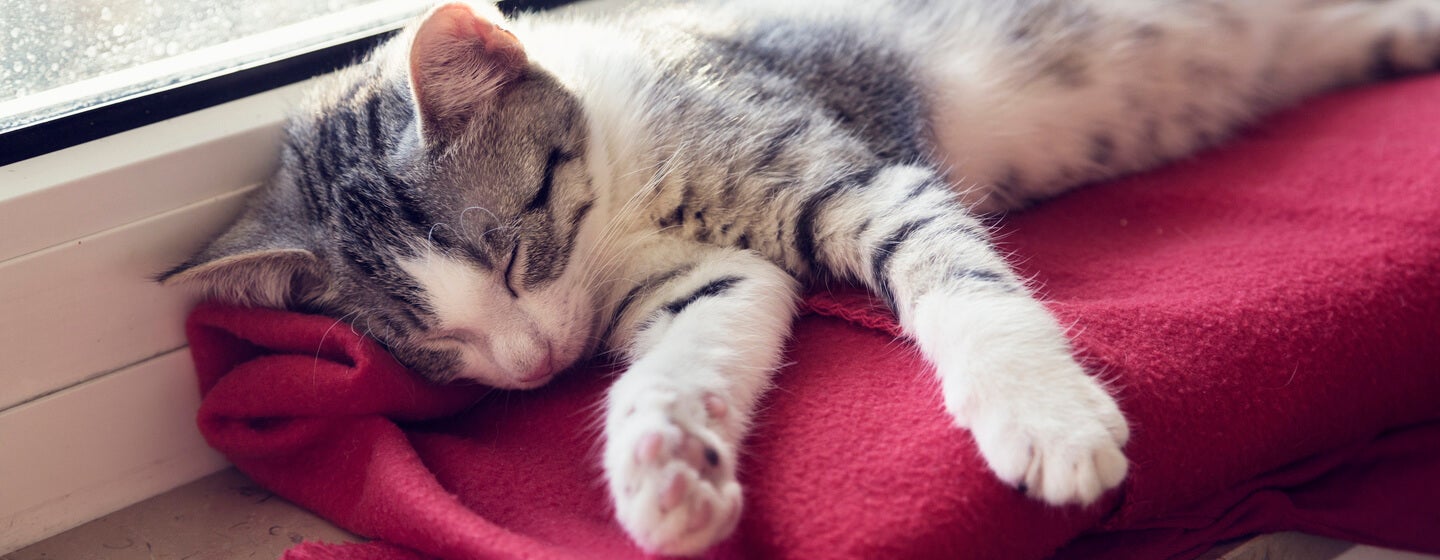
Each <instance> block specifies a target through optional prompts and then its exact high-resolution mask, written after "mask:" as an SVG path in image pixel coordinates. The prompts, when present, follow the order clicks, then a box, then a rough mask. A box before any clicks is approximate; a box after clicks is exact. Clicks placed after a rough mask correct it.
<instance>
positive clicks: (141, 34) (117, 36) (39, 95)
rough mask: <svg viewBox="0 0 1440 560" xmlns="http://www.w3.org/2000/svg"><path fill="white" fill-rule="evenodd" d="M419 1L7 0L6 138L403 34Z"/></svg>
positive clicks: (1, 106) (2, 92)
mask: <svg viewBox="0 0 1440 560" xmlns="http://www.w3.org/2000/svg"><path fill="white" fill-rule="evenodd" d="M430 4H431V3H430V2H425V1H420V0H239V1H233V0H232V1H220V0H203V1H197V0H109V1H91V0H39V1H36V0H0V132H3V131H5V130H11V129H15V128H18V127H22V126H25V125H28V124H32V123H36V122H40V121H44V120H47V119H51V118H54V117H58V116H62V115H66V114H69V113H73V112H75V111H79V110H84V109H86V108H90V107H95V106H99V105H104V104H107V103H112V102H115V101H118V100H122V99H126V98H128V97H132V96H135V95H139V94H143V93H146V92H150V91H155V90H162V89H167V88H170V87H175V86H178V85H182V84H185V83H189V82H193V81H196V80H201V79H204V78H206V77H208V76H212V75H217V74H221V73H226V72H230V71H233V70H236V69H240V68H246V67H250V66H254V65H258V64H264V63H265V62H268V61H272V60H276V59H279V58H283V57H287V56H292V55H294V54H298V53H302V52H308V51H311V50H315V49H319V48H323V47H326V46H329V45H334V44H338V43H342V42H345V41H349V40H353V39H355V38H358V37H363V36H367V35H371V34H374V33H378V32H381V31H385V30H388V29H394V28H397V27H399V26H400V25H401V24H402V23H403V22H404V21H405V20H407V19H408V18H409V17H411V16H413V15H415V14H417V13H419V12H421V11H423V10H424V9H425V8H426V7H427V6H428V5H430Z"/></svg>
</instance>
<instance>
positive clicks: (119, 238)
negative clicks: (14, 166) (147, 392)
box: [0, 189, 250, 410]
mask: <svg viewBox="0 0 1440 560" xmlns="http://www.w3.org/2000/svg"><path fill="white" fill-rule="evenodd" d="M249 192H250V190H249V189H246V190H241V191H236V192H231V193H227V194H223V195H220V196H217V197H214V198H211V199H209V200H205V201H201V202H197V203H194V204H191V205H189V206H185V207H182V208H179V209H176V210H171V211H169V212H165V213H162V214H160V215H158V216H154V217H151V218H147V219H144V220H140V221H137V222H134V223H131V224H128V225H125V226H122V227H118V228H115V229H112V230H108V231H104V232H100V233H97V234H94V235H91V236H88V237H85V238H83V239H79V240H76V241H74V242H70V243H66V244H63V245H60V246H57V247H52V248H50V249H46V250H44V251H40V252H36V253H31V254H29V255H26V256H24V257H21V258H17V259H12V260H9V261H5V262H0V310H4V311H3V313H0V317H3V319H0V410H4V409H5V408H7V407H11V406H15V405H17V404H20V403H23V402H25V401H27V400H29V399H32V398H35V397H37V396H40V395H44V394H46V393H49V392H52V391H56V390H59V389H62V388H65V387H68V386H70V385H74V384H76V383H79V382H81V381H84V380H85V379H88V378H91V377H94V376H97V375H102V374H104V373H106V372H109V371H113V370H115V369H118V368H121V367H125V366H128V365H130V364H134V363H136V362H139V361H141V360H144V359H146V358H149V357H152V356H155V355H157V354H161V353H164V352H169V351H172V350H175V349H177V348H180V347H181V346H184V345H185V338H184V337H185V335H184V329H183V326H184V321H185V315H186V313H187V312H188V311H189V309H190V308H191V307H193V306H194V303H195V301H194V297H193V296H192V295H191V294H189V293H187V292H186V291H184V290H177V289H167V288H163V287H161V286H159V285H158V284H156V283H154V282H153V281H151V280H150V278H151V276H153V275H154V274H155V273H157V272H160V271H163V270H165V269H167V268H169V267H171V266H173V265H174V264H176V263H178V262H180V261H182V260H184V259H185V258H186V257H188V256H189V255H190V254H191V253H192V252H194V251H195V250H196V249H197V248H198V247H199V245H200V244H201V243H202V242H204V241H205V240H206V239H208V238H209V237H211V236H212V235H214V234H215V233H217V232H219V231H220V230H221V229H222V228H223V227H225V226H226V225H227V224H229V223H230V221H231V220H233V219H234V216H235V214H236V213H238V212H239V211H240V208H241V206H242V204H243V202H244V195H245V194H248V193H249Z"/></svg>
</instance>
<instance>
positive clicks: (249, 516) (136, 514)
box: [0, 469, 1440, 560]
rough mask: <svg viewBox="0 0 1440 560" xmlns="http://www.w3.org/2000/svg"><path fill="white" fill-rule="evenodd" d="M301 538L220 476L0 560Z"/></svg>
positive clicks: (1288, 548)
mask: <svg viewBox="0 0 1440 560" xmlns="http://www.w3.org/2000/svg"><path fill="white" fill-rule="evenodd" d="M302 540H319V541H325V542H341V541H345V542H355V541H358V540H361V539H360V538H359V537H356V536H355V535H352V534H350V533H347V532H345V531H343V530H341V529H338V528H336V527H334V526H333V525H330V524H329V523H326V522H325V521H324V520H322V519H320V518H318V517H315V516H314V515H311V514H310V513H309V512H307V511H305V510H303V509H300V508H299V507H296V506H295V505H293V504H291V503H289V502H287V501H285V500H284V499H281V498H279V497H276V496H275V495H274V494H271V493H269V492H267V491H265V490H264V489H262V488H260V487H259V486H257V485H256V484H255V483H254V482H253V481H251V480H250V479H249V478H246V477H245V475H242V474H240V473H239V472H236V471H235V470H233V469H231V470H225V471H222V472H220V473H217V474H214V475H211V476H208V477H205V478H202V479H200V480H198V481H195V482H193V483H190V484H188V485H185V486H182V487H180V488H177V489H175V490H172V491H170V492H167V493H165V494H161V495H159V496H156V497H154V498H151V499H149V500H146V501H144V502H141V503H139V504H136V505H134V506H131V507H128V508H125V509H123V510H120V511H117V512H115V513H112V514H110V515H107V516H105V517H102V518H100V519H96V520H95V521H92V522H90V523H87V524H85V525H81V526H80V527H77V528H75V529H72V530H70V531H68V532H65V533H62V534H60V535H57V536H55V537H52V538H50V539H47V540H44V541H41V542H39V543H36V544H33V545H31V546H29V547H26V548H23V549H20V550H18V551H16V552H13V553H11V554H8V555H6V556H3V557H0V560H226V559H231V558H260V559H268V558H275V557H277V556H279V555H280V553H281V552H283V551H284V550H285V549H286V548H289V547H290V546H291V545H293V544H295V543H298V542H300V541H302ZM1201 559H1203V560H1261V559H1265V560H1440V557H1436V556H1425V555H1421V554H1411V553H1405V552H1396V551H1391V550H1383V549H1378V548H1374V547H1368V546H1355V545H1352V544H1350V543H1346V542H1342V541H1336V540H1331V539H1325V538H1320V537H1314V536H1310V535H1302V534H1299V533H1277V534H1272V535H1261V536H1258V537H1254V538H1250V539H1244V540H1240V541H1236V542H1232V543H1228V544H1226V545H1224V546H1220V547H1216V548H1215V549H1214V550H1211V551H1210V552H1208V553H1206V554H1205V555H1203V556H1201Z"/></svg>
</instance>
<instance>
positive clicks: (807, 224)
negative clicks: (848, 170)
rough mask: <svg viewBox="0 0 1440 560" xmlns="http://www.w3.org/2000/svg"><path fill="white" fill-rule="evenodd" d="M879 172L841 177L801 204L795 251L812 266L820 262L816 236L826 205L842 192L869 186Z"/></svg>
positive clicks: (869, 170)
mask: <svg viewBox="0 0 1440 560" xmlns="http://www.w3.org/2000/svg"><path fill="white" fill-rule="evenodd" d="M879 172H880V166H873V167H867V168H865V169H862V170H860V171H857V172H855V173H852V174H850V175H847V176H845V177H841V178H840V179H837V180H835V181H834V182H832V183H830V184H829V185H826V186H825V188H823V189H821V190H820V191H818V192H814V193H811V194H810V198H807V199H805V201H804V202H802V203H801V205H800V215H799V217H798V218H797V220H796V224H797V225H796V231H795V251H796V252H798V253H799V254H800V257H801V258H803V259H805V260H806V261H807V262H809V263H811V264H812V265H814V264H816V263H818V262H819V256H818V255H816V253H815V234H816V230H818V229H819V228H820V225H819V224H818V223H816V222H817V221H818V218H819V215H820V211H821V210H822V209H823V207H824V205H825V203H826V202H829V201H830V199H832V198H835V197H836V196H837V195H839V194H840V193H841V192H842V191H846V190H849V189H852V188H855V187H859V186H864V185H866V184H868V183H869V182H870V181H871V179H874V178H875V175H876V174H877V173H879Z"/></svg>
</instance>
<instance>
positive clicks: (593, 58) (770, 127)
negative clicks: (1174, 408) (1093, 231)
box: [162, 0, 1440, 554]
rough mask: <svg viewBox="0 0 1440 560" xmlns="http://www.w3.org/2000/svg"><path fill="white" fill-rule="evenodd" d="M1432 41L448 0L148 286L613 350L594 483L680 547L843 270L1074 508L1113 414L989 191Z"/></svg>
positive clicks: (1256, 106)
mask: <svg viewBox="0 0 1440 560" xmlns="http://www.w3.org/2000/svg"><path fill="white" fill-rule="evenodd" d="M1437 60H1440V0H1409V1H1406V0H1391V1H1388V2H1369V1H1359V0H1353V1H1351V0H1329V1H1325V0H1270V1H1264V2H1252V1H1246V0H1195V1H1189V2H1178V1H1173V0H1134V1H1122V0H1068V1H1062V0H1025V1H1016V2H1007V1H981V0H971V1H966V0H952V1H941V0H934V1H925V0H908V1H894V2H875V1H870V0H829V1H821V0H808V1H796V0H791V1H788V2H777V1H773V0H770V1H763V2H732V3H728V4H713V3H708V2H691V3H684V4H680V5H676V6H673V7H669V8H654V9H645V10H637V11H634V12H629V13H624V14H616V15H612V16H606V17H601V18H594V19H582V18H576V17H568V16H564V15H548V14H542V15H527V16H521V17H518V18H516V19H514V20H509V21H507V20H505V19H504V18H503V17H502V16H501V15H500V13H499V12H498V11H497V10H495V9H494V8H493V7H492V6H488V5H477V6H469V5H465V4H448V5H444V6H440V7H438V8H436V9H434V10H432V11H431V12H430V13H429V14H428V15H426V16H425V17H423V18H422V19H421V20H420V21H418V22H417V23H416V24H415V25H413V26H411V27H410V28H409V29H408V30H407V31H405V32H404V33H402V34H401V35H400V36H398V37H397V38H395V39H394V40H392V41H390V42H389V43H388V44H387V45H386V46H384V47H382V48H380V49H379V50H377V51H376V52H375V53H374V54H373V55H372V56H370V57H369V59H368V60H366V61H364V62H362V63H360V64H358V65H356V66H355V67H353V68H349V69H347V70H344V71H342V72H339V73H338V74H337V75H335V76H333V77H331V78H328V79H326V80H325V81H324V83H323V85H322V86H320V87H319V89H318V90H317V91H316V92H315V94H314V95H313V99H311V100H310V101H309V103H308V104H307V105H306V106H305V108H304V109H303V110H302V111H300V112H299V113H297V114H296V115H295V116H294V118H293V119H292V120H291V122H290V124H289V127H288V130H287V135H286V139H285V145H284V149H283V156H282V164H281V167H280V169H279V170H278V171H277V172H276V173H275V175H274V177H273V178H272V179H271V180H270V181H269V182H268V184H266V185H265V187H264V188H263V189H261V190H260V191H259V192H258V193H257V194H256V195H255V196H254V198H253V199H252V200H251V201H250V204H249V206H248V207H247V209H246V210H245V212H244V214H243V215H242V216H241V217H240V218H239V220H238V221H237V222H236V223H235V224H234V225H233V226H232V227H231V228H230V230H229V231H227V232H226V233H224V234H223V235H221V236H220V237H219V238H218V239H216V240H214V241H213V242H211V243H210V245H209V246H208V247H206V248H205V249H204V250H203V251H201V252H200V253H199V254H197V255H195V257H193V258H192V259H191V260H189V261H188V262H186V263H185V264H183V265H180V266H178V267H176V268H175V269H174V270H171V271H169V272H167V273H165V274H164V275H163V276H162V278H163V280H164V281H165V282H166V283H170V284H189V285H195V286H198V287H199V288H201V289H203V290H204V291H205V292H206V293H207V294H209V295H210V296H212V297H216V298H220V299H223V300H227V301H230V302H234V303H238V304H242V305H252V306H273V307H283V308H291V309H298V310H303V311H309V312H314V313H323V314H327V315H330V316H332V317H336V318H339V319H345V320H349V321H351V322H353V323H355V324H357V325H362V326H363V327H364V328H365V329H366V330H367V331H368V332H370V333H373V335H374V336H375V337H376V338H377V339H378V340H379V341H381V342H382V343H383V344H385V346H386V347H387V348H389V349H390V350H391V351H392V352H393V353H394V354H395V356H396V357H397V358H398V359H399V360H400V361H402V362H403V363H405V364H407V365H408V366H410V367H411V368H413V369H414V370H415V371H417V372H419V373H421V374H423V375H425V376H427V377H429V378H431V379H433V380H435V381H437V382H449V381H456V380H466V381H471V382H480V383H486V384H490V385H494V386H496V387H503V388H512V389H526V388H533V387H538V386H541V385H544V384H545V383H546V382H548V381H549V380H550V379H552V378H553V377H554V376H555V375H557V374H559V373H560V372H562V371H564V370H565V369H566V368H568V367H570V366H571V365H573V364H575V363H577V362H578V361H580V360H582V359H584V358H586V357H588V356H591V355H593V354H595V353H596V352H597V351H600V350H606V351H609V352H613V353H614V354H615V355H617V356H619V357H620V358H621V359H623V360H625V362H626V363H628V364H629V369H628V370H627V371H626V372H625V373H624V374H623V375H621V376H620V377H619V379H617V380H616V381H615V383H614V385H613V387H612V388H611V389H610V392H609V395H608V399H607V403H606V404H607V407H606V412H605V429H604V433H605V438H606V446H605V451H604V456H603V463H604V470H605V474H606V476H607V478H608V482H609V489H610V492H611V495H612V496H613V498H614V502H615V510H616V515H617V517H618V519H619V522H620V524H621V525H623V526H624V528H625V529H626V530H627V531H628V532H629V534H630V535H631V536H632V537H633V538H634V539H635V541H636V542H637V543H639V544H640V545H641V546H642V547H644V548H646V549H647V550H651V551H656V552H660V553H667V554H694V553H699V552H701V551H703V550H705V549H706V548H707V547H708V546H710V545H712V544H714V543H715V542H717V541H719V540H721V539H724V538H725V537H726V536H727V535H729V534H730V532H731V531H732V530H733V529H734V527H735V526H736V523H737V521H738V519H739V518H740V512H741V503H742V498H741V488H740V486H739V485H738V483H737V482H736V475H735V473H736V462H737V460H738V458H739V449H738V446H739V444H740V442H741V441H742V440H743V439H744V436H745V433H746V430H747V428H748V426H749V423H750V421H751V418H752V415H753V414H754V411H755V405H756V401H757V400H758V399H759V398H760V396H761V394H762V393H763V392H764V391H765V389H766V387H767V385H768V384H769V383H770V376H771V375H772V373H773V372H774V371H775V369H776V367H777V365H778V361H779V359H780V355H781V349H782V346H783V345H784V343H785V339H786V337H787V335H788V333H789V329H790V324H791V321H792V318H793V315H794V313H795V305H796V297H797V294H798V293H799V292H800V290H802V289H803V286H805V285H809V284H813V283H814V282H816V281H820V280H824V279H834V280H841V281H849V282H856V283H859V284H862V285H864V286H866V287H868V288H869V289H870V290H872V291H873V292H874V294H875V295H877V296H878V297H880V298H882V299H883V300H884V301H885V302H886V303H888V304H889V305H890V307H891V308H892V309H893V310H894V312H895V314H896V315H897V316H898V318H899V321H900V323H901V325H902V326H903V328H904V330H905V332H906V333H907V335H908V336H909V337H910V338H911V339H913V341H914V342H915V343H916V344H917V345H918V346H919V348H920V350H921V351H922V352H923V353H924V355H925V356H927V357H928V358H929V359H930V360H931V361H932V362H933V363H934V364H935V367H936V371H937V376H938V378H939V380H940V384H941V386H942V388H943V395H944V405H945V408H946V409H947V410H948V411H949V413H950V414H951V415H952V416H953V418H954V419H955V422H956V424H957V425H959V426H962V427H966V428H969V429H970V431H971V432H972V434H973V435H974V438H975V441H976V443H977V445H978V447H979V450H980V453H981V454H982V455H983V456H984V458H985V459H986V461H988V463H989V465H990V467H991V468H992V469H993V470H994V472H995V474H996V475H997V476H998V477H999V478H1000V479H1001V480H1003V481H1005V482H1006V483H1008V484H1011V485H1014V486H1016V487H1018V488H1020V489H1023V490H1024V491H1025V492H1027V493H1028V494H1029V495H1031V496H1034V497H1036V498H1038V499H1042V500H1044V501H1045V502H1047V503H1050V504H1055V505H1063V504H1089V503H1091V502H1093V501H1094V500H1095V499H1096V498H1097V497H1099V496H1100V494H1101V493H1102V492H1104V491H1105V490H1107V489H1109V488H1112V487H1114V486H1116V485H1117V484H1119V483H1120V481H1121V480H1122V479H1124V477H1125V473H1126V469H1127V463H1126V459H1125V457H1124V455H1123V454H1122V453H1121V448H1122V447H1123V446H1124V445H1125V442H1126V439H1127V438H1128V436H1129V429H1128V427H1127V425H1126V422H1125V419H1124V417H1123V416H1122V415H1121V413H1120V410H1119V408H1118V407H1117V406H1116V403H1115V400H1114V399H1113V398H1112V397H1111V396H1110V395H1109V394H1108V393H1107V392H1106V391H1105V389H1104V388H1103V387H1102V386H1101V384H1100V383H1098V382H1097V381H1096V380H1094V379H1093V378H1092V377H1090V376H1089V375H1087V374H1086V372H1085V371H1084V370H1083V369H1082V368H1081V366H1080V365H1079V364H1077V363H1076V361H1075V359H1074V358H1072V356H1071V352H1070V349H1069V346H1068V343H1067V340H1066V338H1065V333H1064V329H1063V328H1062V326H1061V325H1058V324H1057V323H1056V321H1055V319H1053V318H1052V317H1051V316H1050V315H1049V314H1048V313H1047V312H1046V310H1045V307H1044V306H1043V305H1041V304H1040V303H1039V302H1037V301H1036V300H1035V298H1034V297H1033V295H1032V291H1031V289H1030V288H1029V287H1028V286H1027V285H1026V283H1025V281H1024V280H1023V279H1022V278H1019V277H1017V276H1016V274H1015V273H1014V272H1012V271H1011V270H1010V268H1009V267H1008V266H1007V264H1006V261H1005V258H1004V257H1003V255H1001V254H1000V253H999V252H998V251H997V250H996V249H995V247H994V245H993V244H992V243H991V241H990V238H989V235H988V233H989V232H988V231H987V227H986V225H985V223H984V222H982V221H981V220H980V219H978V218H977V217H976V216H977V215H979V214H982V213H991V212H1000V211H1005V210H1007V209H1013V208H1017V207H1019V206H1021V205H1024V204H1026V203H1029V202H1031V201H1035V200H1038V199H1043V198H1047V197H1050V196H1054V195H1056V194H1058V193H1060V192H1062V191H1064V190H1066V189H1069V188H1071V187H1074V186H1076V185H1080V184H1083V183H1087V182H1092V181H1096V180H1100V179H1104V178H1107V177H1113V176H1115V175H1117V174H1120V173H1124V172H1129V171H1135V170H1139V169H1144V168H1147V167H1151V166H1153V165H1156V164H1158V163H1161V162H1164V161H1167V160H1171V159H1174V158H1177V157H1181V156H1184V155H1186V154H1190V153H1192V152H1194V151H1195V150H1197V149H1199V148H1203V147H1205V146H1208V145H1210V144H1213V143H1214V142H1216V141H1218V140H1220V139H1221V138H1223V137H1224V136H1225V135H1226V134H1227V133H1228V132H1229V131H1231V130H1232V129H1233V128H1235V127H1236V126H1237V125H1240V124H1243V123H1245V122H1247V121H1250V120H1251V119H1253V118H1254V117H1255V116H1256V115H1258V114H1260V113H1262V112H1264V111H1266V110H1269V109H1272V108H1275V107H1277V106H1281V105H1284V104H1287V103H1291V102H1293V101H1295V100H1297V99H1300V98H1302V97H1304V96H1307V95H1310V94H1313V93H1315V92H1318V91H1321V90H1323V89H1326V88H1330V87H1333V86H1338V85H1343V84H1350V83H1356V82H1360V81H1363V80H1366V79H1369V78H1373V77H1379V76H1384V75H1391V74H1395V73H1398V72H1405V71H1419V70H1423V69H1428V68H1430V67H1433V66H1435V64H1436V62H1437Z"/></svg>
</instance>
